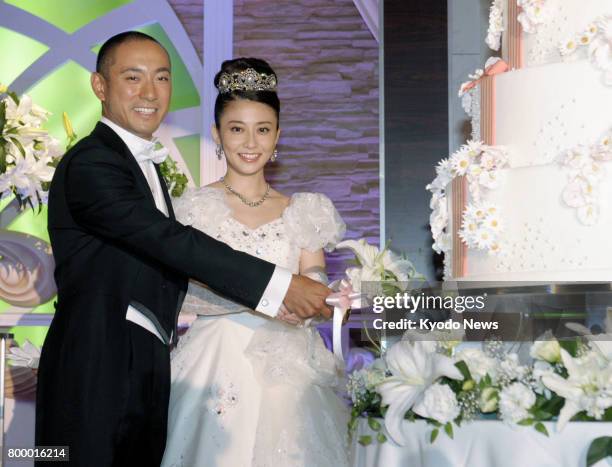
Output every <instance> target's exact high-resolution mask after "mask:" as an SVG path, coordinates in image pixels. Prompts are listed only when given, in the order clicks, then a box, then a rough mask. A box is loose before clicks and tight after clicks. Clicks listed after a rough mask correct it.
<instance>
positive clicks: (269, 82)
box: [217, 68, 276, 94]
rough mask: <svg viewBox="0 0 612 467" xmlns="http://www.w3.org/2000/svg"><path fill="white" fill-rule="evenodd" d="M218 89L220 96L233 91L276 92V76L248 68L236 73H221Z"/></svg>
mask: <svg viewBox="0 0 612 467" xmlns="http://www.w3.org/2000/svg"><path fill="white" fill-rule="evenodd" d="M217 89H218V90H219V93H220V94H225V93H228V92H232V91H276V76H275V75H267V74H265V73H257V71H255V70H254V69H253V68H247V69H246V70H243V71H238V72H235V73H221V75H220V76H219V84H218V85H217Z"/></svg>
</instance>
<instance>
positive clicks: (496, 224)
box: [482, 214, 502, 233]
mask: <svg viewBox="0 0 612 467" xmlns="http://www.w3.org/2000/svg"><path fill="white" fill-rule="evenodd" d="M482 225H483V226H484V227H485V228H487V229H489V230H490V231H491V232H496V233H498V232H500V231H501V230H502V221H501V219H500V218H499V217H498V216H497V214H488V215H487V217H485V219H484V221H483V223H482Z"/></svg>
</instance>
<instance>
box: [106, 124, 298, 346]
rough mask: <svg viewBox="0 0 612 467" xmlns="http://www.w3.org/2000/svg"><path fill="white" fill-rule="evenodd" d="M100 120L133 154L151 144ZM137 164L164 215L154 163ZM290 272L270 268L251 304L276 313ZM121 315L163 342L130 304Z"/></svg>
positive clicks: (263, 311) (162, 197) (163, 205)
mask: <svg viewBox="0 0 612 467" xmlns="http://www.w3.org/2000/svg"><path fill="white" fill-rule="evenodd" d="M100 121H101V122H102V123H104V124H105V125H108V126H109V127H110V128H111V129H112V130H113V131H114V132H115V133H117V136H119V137H120V138H121V139H122V140H123V142H124V143H125V145H126V146H127V147H128V149H129V150H130V152H131V153H132V155H134V157H135V158H137V155H138V154H140V153H141V152H142V151H143V150H144V149H145V148H147V147H149V146H150V145H151V142H150V141H148V140H146V139H144V138H141V137H139V136H136V135H135V134H133V133H130V132H129V131H127V130H125V129H124V128H121V127H120V126H119V125H117V124H115V123H113V122H111V121H110V120H109V119H108V118H106V117H102V118H101V119H100ZM137 162H138V165H139V166H140V169H141V170H142V173H143V174H144V176H145V178H146V179H147V183H148V184H149V187H150V188H151V192H152V193H153V198H154V199H155V206H156V207H157V209H159V210H160V211H161V212H163V213H164V215H165V216H166V217H167V216H168V207H167V206H166V200H165V199H164V193H163V191H162V186H161V183H160V181H159V178H158V177H157V172H156V170H155V165H154V164H153V161H151V160H144V161H139V160H138V158H137ZM291 276H292V274H291V272H290V271H288V270H287V269H285V268H281V267H278V266H277V267H276V268H275V269H274V272H273V273H272V277H271V278H270V282H268V286H267V287H266V289H265V290H264V293H263V295H262V296H261V299H260V300H259V303H258V304H257V307H256V308H255V309H256V310H257V311H259V312H260V313H264V314H266V315H268V316H271V317H274V316H276V315H277V314H278V310H279V308H280V306H281V304H282V303H283V299H284V298H285V295H286V293H287V290H288V289H289V283H290V282H291ZM125 319H127V320H128V321H132V322H133V323H136V324H138V325H139V326H142V327H143V328H145V329H146V330H148V331H150V332H152V333H153V334H155V335H156V336H157V337H158V338H159V340H161V341H162V342H163V339H162V337H161V336H160V334H159V332H158V331H157V329H156V328H155V326H154V325H153V323H152V322H151V320H150V319H149V318H147V317H146V316H145V315H143V314H142V313H140V312H139V311H138V310H137V309H135V308H134V307H132V306H128V309H127V313H126V315H125Z"/></svg>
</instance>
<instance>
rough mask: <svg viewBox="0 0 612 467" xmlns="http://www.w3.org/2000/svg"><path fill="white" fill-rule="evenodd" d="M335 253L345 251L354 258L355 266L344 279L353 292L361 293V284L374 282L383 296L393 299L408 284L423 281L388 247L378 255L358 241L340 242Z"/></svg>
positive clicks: (375, 248) (372, 247)
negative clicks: (390, 296)
mask: <svg viewBox="0 0 612 467" xmlns="http://www.w3.org/2000/svg"><path fill="white" fill-rule="evenodd" d="M336 249H337V250H342V249H348V250H351V251H352V252H353V254H354V255H355V266H354V267H350V268H348V269H347V270H346V277H347V279H348V281H349V282H350V283H351V286H352V288H353V290H354V291H356V292H362V283H363V282H376V283H380V284H381V286H382V292H383V293H384V294H385V295H393V294H395V293H397V292H403V291H405V290H406V288H407V286H408V282H409V281H410V280H418V279H423V278H424V277H423V276H422V275H421V274H419V273H418V272H417V271H416V269H415V267H414V265H413V264H412V263H411V262H410V261H409V260H408V259H407V258H406V257H404V256H400V255H397V254H395V253H394V252H392V251H391V250H390V249H389V244H388V243H387V245H386V246H385V248H383V250H382V251H380V250H379V249H378V247H376V246H374V245H370V244H369V243H368V242H367V240H366V239H364V238H360V239H359V240H344V241H342V242H340V243H338V245H336Z"/></svg>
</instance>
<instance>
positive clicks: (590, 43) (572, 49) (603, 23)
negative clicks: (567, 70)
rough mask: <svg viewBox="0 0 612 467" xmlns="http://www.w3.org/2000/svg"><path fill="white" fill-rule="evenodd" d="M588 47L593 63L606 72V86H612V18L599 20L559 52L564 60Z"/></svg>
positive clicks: (607, 17) (565, 42)
mask: <svg viewBox="0 0 612 467" xmlns="http://www.w3.org/2000/svg"><path fill="white" fill-rule="evenodd" d="M587 47H588V56H589V57H590V58H591V62H593V64H594V65H595V66H596V67H597V68H599V69H600V70H601V71H603V72H604V82H605V84H606V85H608V86H612V16H604V17H602V18H600V19H598V20H597V21H595V22H593V23H591V24H589V25H588V26H587V27H586V28H585V30H584V31H582V32H581V33H580V34H578V35H577V36H574V37H571V38H568V39H567V40H565V41H563V42H562V43H561V44H559V52H560V54H561V56H562V57H563V58H564V59H569V58H570V57H572V56H573V55H574V54H575V53H576V52H577V51H578V50H581V49H585V48H587Z"/></svg>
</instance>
